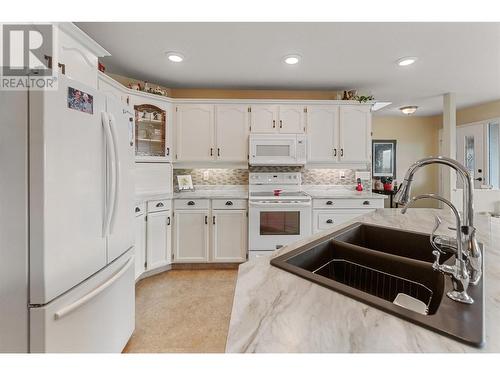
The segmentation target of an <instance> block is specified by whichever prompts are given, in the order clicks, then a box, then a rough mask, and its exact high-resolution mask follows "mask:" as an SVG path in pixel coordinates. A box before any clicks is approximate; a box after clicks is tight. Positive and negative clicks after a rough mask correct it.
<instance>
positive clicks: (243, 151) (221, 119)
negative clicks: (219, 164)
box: [214, 104, 250, 162]
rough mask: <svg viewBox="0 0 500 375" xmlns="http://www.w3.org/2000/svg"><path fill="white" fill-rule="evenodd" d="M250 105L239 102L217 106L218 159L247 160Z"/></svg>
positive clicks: (228, 160)
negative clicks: (239, 103)
mask: <svg viewBox="0 0 500 375" xmlns="http://www.w3.org/2000/svg"><path fill="white" fill-rule="evenodd" d="M249 115H250V107H249V106H247V105H238V104H234V105H232V104H222V105H216V106H215V140H216V147H215V148H216V149H217V150H216V152H214V154H215V155H216V156H215V157H216V160H220V161H227V162H246V161H247V158H248V134H249V132H250V116H249Z"/></svg>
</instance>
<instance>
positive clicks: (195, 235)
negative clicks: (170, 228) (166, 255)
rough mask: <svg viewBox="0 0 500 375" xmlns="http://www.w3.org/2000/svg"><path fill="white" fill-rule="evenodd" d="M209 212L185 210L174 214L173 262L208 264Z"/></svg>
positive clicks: (176, 211)
mask: <svg viewBox="0 0 500 375" xmlns="http://www.w3.org/2000/svg"><path fill="white" fill-rule="evenodd" d="M208 216H209V210H206V209H186V210H175V213H174V220H175V224H174V228H175V233H174V248H175V254H174V261H175V262H177V263H204V262H208V251H209V244H210V243H209V228H208V227H209V224H208Z"/></svg>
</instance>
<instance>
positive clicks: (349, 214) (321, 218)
mask: <svg viewBox="0 0 500 375" xmlns="http://www.w3.org/2000/svg"><path fill="white" fill-rule="evenodd" d="M371 211H373V210H372V209H357V210H314V211H313V221H314V225H313V227H314V233H316V232H320V231H322V230H326V229H330V228H332V227H334V226H335V225H339V224H342V223H345V222H346V221H349V220H352V219H355V218H356V217H358V216H361V215H364V214H367V213H369V212H371Z"/></svg>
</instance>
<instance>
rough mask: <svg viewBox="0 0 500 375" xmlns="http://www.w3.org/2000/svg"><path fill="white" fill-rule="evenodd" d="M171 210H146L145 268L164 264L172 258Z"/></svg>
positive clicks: (148, 268) (150, 268)
mask: <svg viewBox="0 0 500 375" xmlns="http://www.w3.org/2000/svg"><path fill="white" fill-rule="evenodd" d="M170 212H171V211H170V210H165V211H156V212H148V216H147V217H148V219H147V239H146V244H147V246H146V247H147V251H146V270H147V271H151V270H153V269H155V268H159V267H163V266H166V265H167V264H170V263H171V258H172V255H171V254H172V250H171V249H172V226H171V222H172V219H171V213H170Z"/></svg>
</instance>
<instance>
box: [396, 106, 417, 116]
mask: <svg viewBox="0 0 500 375" xmlns="http://www.w3.org/2000/svg"><path fill="white" fill-rule="evenodd" d="M417 108H418V107H417V106H416V105H407V106H406V107H401V108H399V110H400V111H401V112H403V113H404V114H405V115H408V116H410V115H413V114H414V113H415V111H416V110H417Z"/></svg>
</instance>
